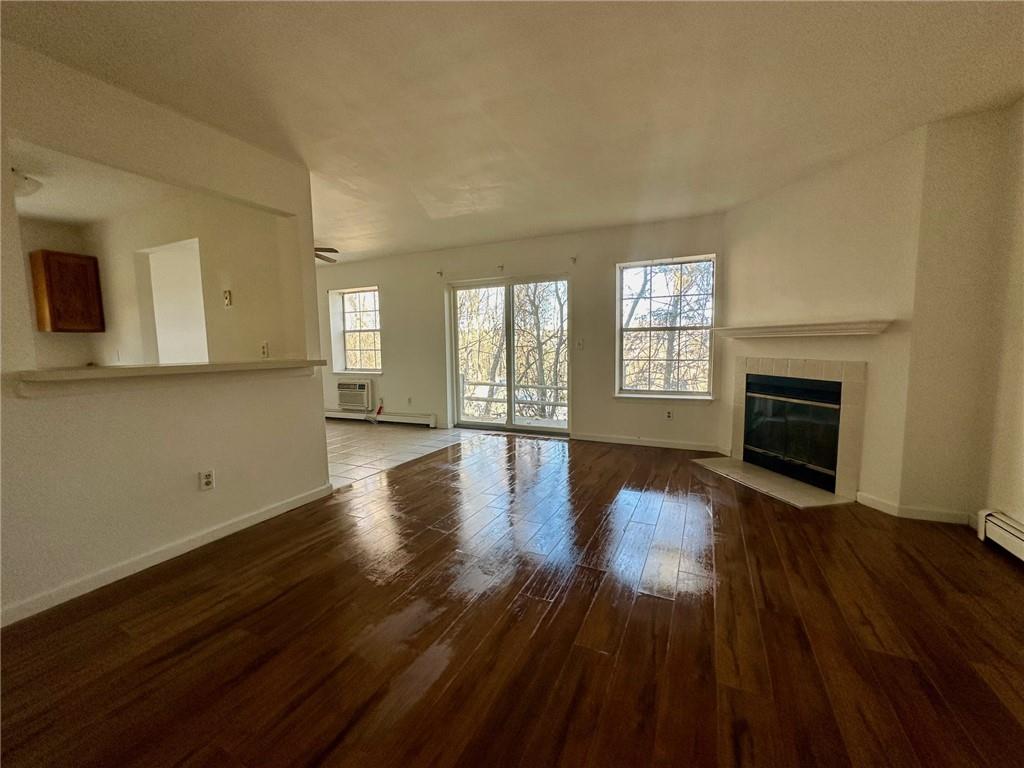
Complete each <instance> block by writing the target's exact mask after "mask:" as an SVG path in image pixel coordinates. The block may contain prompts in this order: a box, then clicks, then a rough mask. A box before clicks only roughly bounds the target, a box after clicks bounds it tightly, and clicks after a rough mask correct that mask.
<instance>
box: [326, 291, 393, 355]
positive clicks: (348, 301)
mask: <svg viewBox="0 0 1024 768" xmlns="http://www.w3.org/2000/svg"><path fill="white" fill-rule="evenodd" d="M330 299H331V331H332V335H333V336H334V349H335V354H334V359H335V369H336V370H345V371H379V370H380V369H381V359H380V303H379V299H378V293H377V289H376V288H360V289H358V290H351V291H332V292H331V297H330ZM342 361H343V366H339V365H338V363H339V362H342Z"/></svg>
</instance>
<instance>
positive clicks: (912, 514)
mask: <svg viewBox="0 0 1024 768" xmlns="http://www.w3.org/2000/svg"><path fill="white" fill-rule="evenodd" d="M857 501H858V502H860V503H861V504H863V505H864V506H865V507H871V508H872V509H877V510H878V511H879V512H885V514H887V515H892V516H893V517H903V518H907V519H908V520H930V521H931V522H933V523H956V524H957V525H967V524H969V522H970V516H969V515H968V513H967V512H958V511H957V510H955V509H940V508H938V507H912V506H907V505H904V506H900V505H899V504H896V503H895V502H892V501H889V500H888V499H882V498H879V497H878V496H872V495H871V494H870V493H864V492H863V491H858V492H857Z"/></svg>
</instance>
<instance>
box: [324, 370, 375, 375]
mask: <svg viewBox="0 0 1024 768" xmlns="http://www.w3.org/2000/svg"><path fill="white" fill-rule="evenodd" d="M331 373H333V374H334V375H335V376H381V375H383V373H384V371H331Z"/></svg>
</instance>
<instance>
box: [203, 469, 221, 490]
mask: <svg viewBox="0 0 1024 768" xmlns="http://www.w3.org/2000/svg"><path fill="white" fill-rule="evenodd" d="M216 487H217V477H216V475H214V474H213V470H212V469H204V470H202V471H201V472H200V473H199V490H200V491H212V490H213V489H214V488H216Z"/></svg>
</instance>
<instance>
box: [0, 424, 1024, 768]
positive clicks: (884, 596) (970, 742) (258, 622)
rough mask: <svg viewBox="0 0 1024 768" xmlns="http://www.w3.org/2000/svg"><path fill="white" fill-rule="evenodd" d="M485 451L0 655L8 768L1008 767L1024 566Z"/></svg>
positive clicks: (523, 445)
mask: <svg viewBox="0 0 1024 768" xmlns="http://www.w3.org/2000/svg"><path fill="white" fill-rule="evenodd" d="M696 456H697V454H691V453H687V452H682V451H670V450H664V449H654V448H640V447H631V446H617V445H606V444H600V443H588V442H577V441H572V442H568V441H562V440H547V439H538V438H530V437H516V436H511V435H492V434H479V435H473V436H470V437H466V438H465V439H464V441H463V442H462V443H461V444H458V445H453V446H450V447H448V448H444V449H442V450H440V451H438V452H436V453H433V454H430V455H428V456H425V457H423V458H420V459H416V460H414V461H412V462H410V463H408V464H403V465H401V466H399V467H396V468H394V469H391V470H389V471H387V472H384V473H382V474H379V475H375V476H373V477H370V478H367V479H365V480H361V481H358V482H356V483H355V484H354V485H352V486H351V487H349V488H345V489H342V490H340V491H338V492H336V494H335V495H334V496H332V497H330V498H329V499H327V500H324V501H321V502H317V503H315V504H311V505H307V506H306V507H303V508H301V509H299V510H295V511H294V512H291V513H288V514H285V515H282V516H279V517H277V518H274V519H273V520H270V521H268V522H266V523H263V524H262V525H259V526H256V527H253V528H250V529H247V530H245V531H243V532H241V533H238V534H235V535H234V536H231V537H229V538H227V539H223V540H221V541H218V542H215V543H213V544H210V545H209V546H206V547H204V548H202V549H200V550H196V551H194V552H191V553H189V554H187V555H184V556H182V557H179V558H177V559H175V560H173V561H170V562H168V563H164V564H162V565H159V566H157V567H154V568H151V569H149V570H147V571H145V572H143V573H140V574H137V575H135V576H133V577H130V578H128V579H125V580H123V581H120V582H118V583H115V584H113V585H111V586H109V587H107V588H105V589H102V590H99V591H97V592H94V593H92V594H90V595H87V596H85V597H83V598H80V599H78V600H76V601H73V602H71V603H67V604H65V605H63V606H59V607H58V608H56V609H53V610H51V611H49V612H47V613H44V614H41V615H39V616H36V617H33V618H31V619H28V620H26V621H23V622H21V623H19V624H15V625H13V626H11V627H9V628H7V629H6V630H4V632H3V635H2V640H3V660H2V671H3V686H2V687H3V711H2V726H3V734H2V736H3V739H2V758H3V763H4V765H5V766H27V765H47V766H191V767H193V768H195V767H197V766H219V767H224V768H231V767H236V768H237V767H238V766H249V767H250V768H254V767H255V766H362V767H366V766H427V765H430V766H488V767H491V766H524V767H530V768H534V767H537V766H590V767H597V766H616V767H621V766H714V765H719V766H734V765H766V766H787V767H788V766H804V765H822V766H846V765H855V766H883V765H891V766H920V767H921V768H935V767H938V766H975V765H977V766H982V765H988V766H1019V765H1022V764H1024V613H1022V611H1024V569H1022V568H1021V566H1020V564H1019V563H1017V562H1015V561H1013V560H1011V559H1010V558H1009V557H1008V556H1006V555H1004V554H1002V553H1000V552H999V551H998V550H995V549H993V548H990V547H987V546H984V545H982V544H981V543H979V542H978V541H977V539H976V538H975V537H974V536H973V534H972V532H971V531H970V530H969V529H966V528H958V527H952V526H944V525H937V524H930V523H921V522H914V521H906V520H897V519H894V518H891V517H887V516H885V515H883V514H881V513H877V512H874V511H872V510H869V509H867V508H865V507H861V506H858V505H847V506H841V507H832V508H822V509H812V510H802V511H801V510H797V509H794V508H791V507H787V506H785V505H784V504H781V503H779V502H776V501H774V500H772V499H770V498H768V497H765V496H762V495H760V494H758V493H756V492H754V491H751V490H749V489H747V488H745V487H743V486H739V485H736V484H735V483H733V482H732V481H730V480H727V479H725V478H723V477H720V476H718V475H715V474H713V473H711V472H709V471H708V470H705V469H702V468H700V467H698V466H697V465H695V464H693V463H692V462H691V461H690V460H689V459H691V458H695V457H696Z"/></svg>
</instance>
